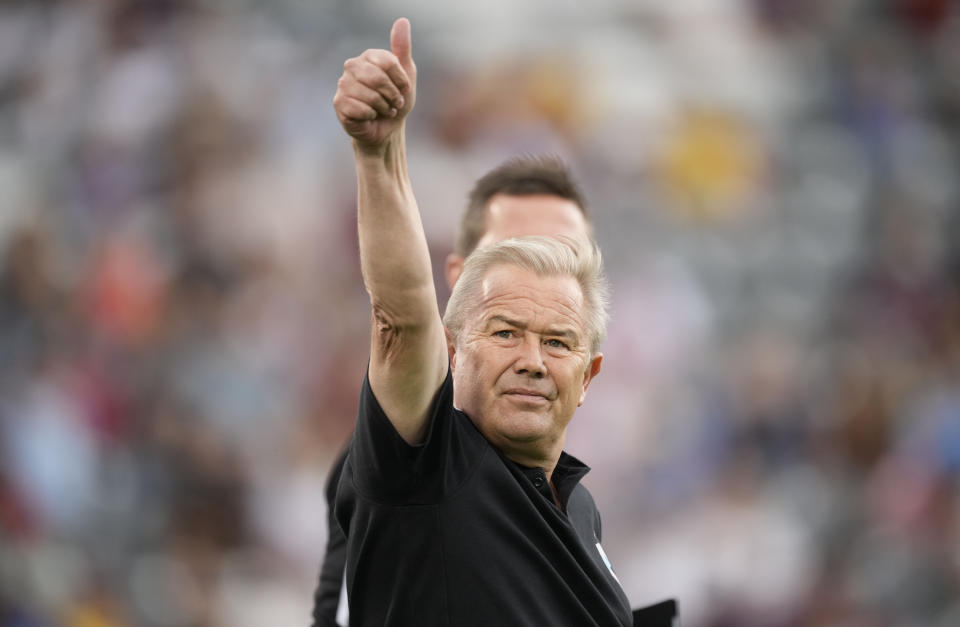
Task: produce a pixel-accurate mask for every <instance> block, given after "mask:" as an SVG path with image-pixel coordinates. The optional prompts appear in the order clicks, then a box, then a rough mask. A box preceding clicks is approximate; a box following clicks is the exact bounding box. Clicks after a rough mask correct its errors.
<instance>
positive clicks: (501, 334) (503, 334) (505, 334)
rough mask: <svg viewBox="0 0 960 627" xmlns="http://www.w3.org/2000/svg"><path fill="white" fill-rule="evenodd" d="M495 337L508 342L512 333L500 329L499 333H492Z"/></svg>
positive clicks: (508, 330)
mask: <svg viewBox="0 0 960 627" xmlns="http://www.w3.org/2000/svg"><path fill="white" fill-rule="evenodd" d="M493 335H494V336H495V337H502V338H503V339H505V340H508V339H510V338H512V337H513V331H511V330H510V329H502V330H500V331H495V332H494V333H493Z"/></svg>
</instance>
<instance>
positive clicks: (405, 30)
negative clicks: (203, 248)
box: [390, 17, 413, 70]
mask: <svg viewBox="0 0 960 627" xmlns="http://www.w3.org/2000/svg"><path fill="white" fill-rule="evenodd" d="M410 48H411V46H410V20H408V19H407V18H405V17H401V18H399V19H398V20H397V21H396V22H394V23H393V28H392V29H390V51H391V52H393V54H395V55H396V56H397V59H399V60H400V65H402V66H403V69H405V70H409V69H410V68H411V67H413V56H412V55H411V52H410Z"/></svg>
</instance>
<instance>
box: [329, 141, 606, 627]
mask: <svg viewBox="0 0 960 627" xmlns="http://www.w3.org/2000/svg"><path fill="white" fill-rule="evenodd" d="M524 235H555V236H567V237H571V238H574V239H579V240H582V241H584V242H586V241H589V240H590V237H591V228H590V225H589V222H588V220H587V218H586V213H585V203H584V200H583V198H582V195H581V193H580V191H579V189H578V187H577V185H576V183H575V182H574V181H573V179H572V178H571V176H570V174H569V172H568V171H567V169H566V167H565V166H564V164H563V163H562V162H561V161H559V160H557V159H552V158H534V157H521V158H517V159H512V160H510V161H507V162H506V163H504V164H502V165H500V166H499V167H497V168H495V169H494V170H492V171H490V172H488V173H487V174H486V175H484V176H483V177H482V178H480V179H479V180H478V181H477V183H476V184H475V185H474V187H473V190H472V191H471V192H470V196H469V199H468V206H467V210H466V211H465V212H464V215H463V218H462V219H461V222H460V229H459V234H458V236H457V239H456V244H455V249H454V252H453V253H451V254H450V255H449V256H448V257H447V259H446V264H445V276H446V280H447V285H448V286H449V287H451V288H452V287H453V286H454V284H455V283H456V281H457V279H458V278H459V276H460V273H461V272H462V271H463V263H464V260H465V259H466V257H467V256H468V255H470V254H471V253H472V252H473V251H474V250H475V249H476V248H478V247H481V246H488V245H490V244H493V243H496V242H499V241H501V240H504V239H508V238H510V237H520V236H524ZM346 453H347V449H345V450H344V451H343V452H342V453H341V454H340V456H339V457H338V459H337V461H336V462H335V463H334V465H333V467H332V468H331V471H330V476H329V478H328V480H327V486H326V498H327V503H328V529H329V537H328V540H327V550H326V554H325V556H324V559H323V565H322V568H321V572H320V581H319V584H318V587H317V591H316V594H315V596H314V609H313V621H314V622H313V625H314V627H336V625H338V624H345V623H346V621H345V620H344V618H345V616H346V608H345V604H344V602H343V599H342V598H341V596H342V595H341V586H342V581H343V570H344V564H345V562H346V537H345V536H344V535H343V531H342V530H341V529H340V527H339V525H338V523H337V521H336V518H335V516H334V507H333V504H334V502H335V499H336V490H337V485H338V484H339V481H340V474H341V472H342V469H343V464H344V462H345V459H346ZM338 617H339V622H338Z"/></svg>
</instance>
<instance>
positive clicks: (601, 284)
mask: <svg viewBox="0 0 960 627" xmlns="http://www.w3.org/2000/svg"><path fill="white" fill-rule="evenodd" d="M503 265H507V266H516V267H518V268H523V269H525V270H529V271H530V272H533V273H534V274H536V275H538V276H543V277H547V276H570V277H573V278H574V279H576V281H577V283H578V284H579V285H580V291H581V293H582V294H583V303H584V305H583V311H582V312H580V313H581V315H582V317H583V324H584V328H585V329H584V330H585V331H586V333H587V338H588V340H589V348H590V354H591V356H593V355H596V354H597V353H598V352H599V350H600V344H601V343H602V342H603V340H604V338H605V337H606V335H607V318H608V313H607V307H608V306H609V293H610V288H609V286H608V284H607V279H606V276H605V275H604V272H603V261H602V259H601V256H600V249H599V248H598V247H597V245H596V244H594V243H590V244H589V245H588V244H585V243H582V242H580V241H578V240H575V239H573V238H569V237H547V236H543V235H535V236H528V237H516V238H512V239H507V240H503V241H501V242H497V243H496V244H492V245H490V246H484V247H483V248H480V249H478V250H476V251H474V252H473V253H472V254H471V255H470V256H469V257H467V259H466V261H465V262H464V265H463V272H462V273H461V274H460V278H459V280H458V281H457V283H456V285H455V286H454V288H453V293H452V294H451V295H450V300H449V301H448V302H447V310H446V312H445V313H444V316H443V324H444V325H445V326H446V327H447V329H449V330H450V332H451V333H452V334H453V336H454V337H455V338H457V337H459V335H460V331H461V330H462V329H463V325H464V323H465V321H466V319H467V317H468V316H469V315H470V314H471V313H472V312H473V310H474V308H475V306H476V303H477V301H478V300H479V295H480V289H481V284H482V282H483V279H484V277H485V276H486V275H487V273H488V272H489V271H490V270H491V269H493V268H494V267H496V266H503Z"/></svg>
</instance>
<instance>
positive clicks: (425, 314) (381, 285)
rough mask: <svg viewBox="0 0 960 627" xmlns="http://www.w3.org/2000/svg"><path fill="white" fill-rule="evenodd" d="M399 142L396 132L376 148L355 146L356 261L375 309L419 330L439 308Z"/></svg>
mask: <svg viewBox="0 0 960 627" xmlns="http://www.w3.org/2000/svg"><path fill="white" fill-rule="evenodd" d="M404 143H405V142H404V134H403V132H402V130H401V132H399V133H397V134H395V135H394V136H393V137H391V138H390V139H389V140H388V141H386V142H384V144H383V146H380V147H377V149H375V150H371V149H365V148H363V147H361V146H358V145H357V144H354V157H355V161H356V167H357V187H358V189H357V223H358V231H359V240H360V263H361V269H362V272H363V280H364V284H365V285H366V288H367V291H368V293H369V294H370V300H371V303H372V305H373V307H374V311H383V312H386V313H387V315H389V316H390V318H391V323H392V324H395V325H398V326H402V327H408V328H418V327H423V326H425V325H428V324H429V323H431V322H432V318H433V317H435V316H438V315H439V312H438V310H437V305H436V294H435V293H434V287H433V274H432V266H431V262H430V253H429V250H428V248H427V241H426V236H425V235H424V232H423V225H422V223H421V221H420V212H419V209H418V207H417V203H416V199H415V197H414V194H413V188H412V186H411V184H410V177H409V175H408V172H407V160H406V151H405V146H404Z"/></svg>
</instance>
